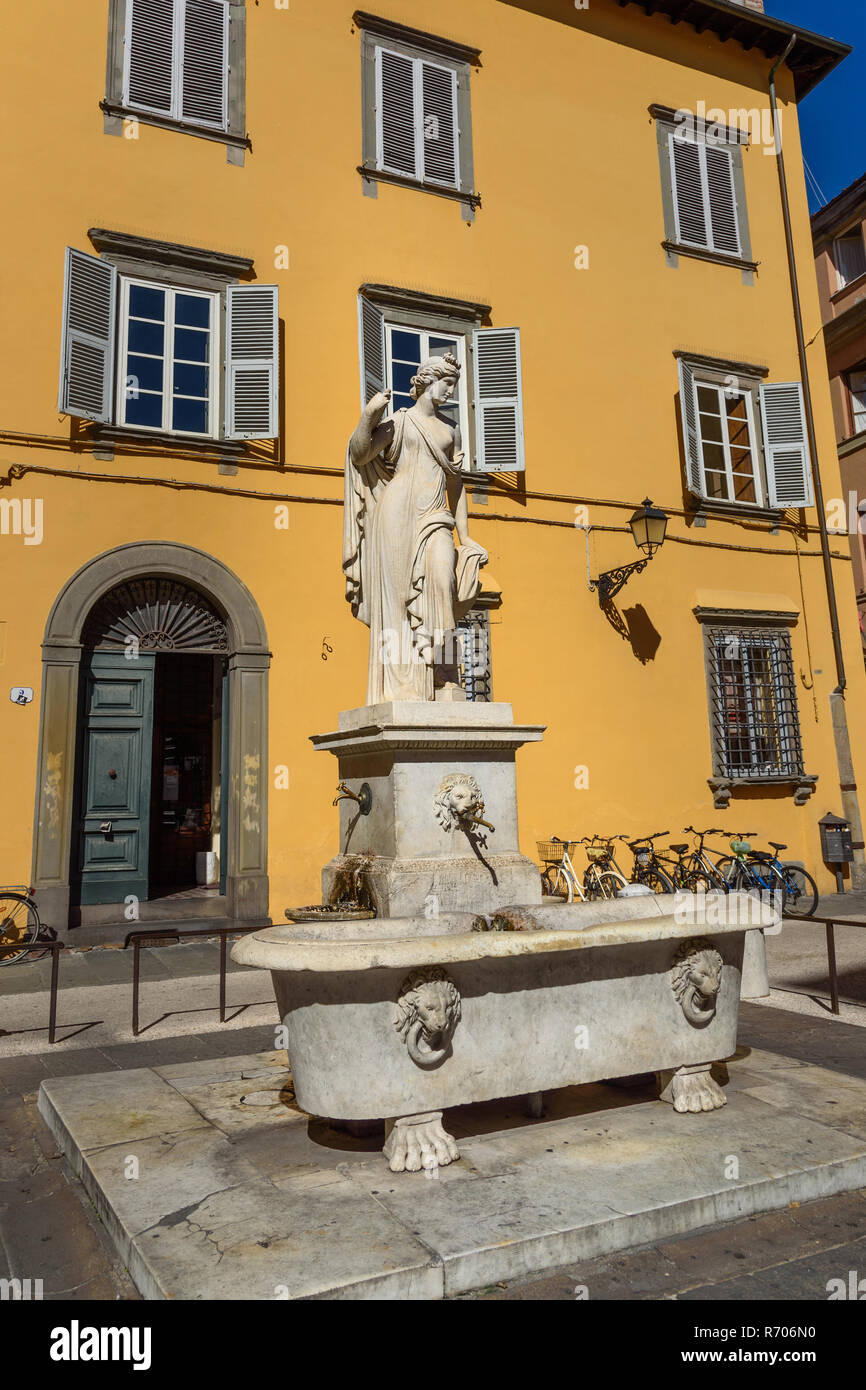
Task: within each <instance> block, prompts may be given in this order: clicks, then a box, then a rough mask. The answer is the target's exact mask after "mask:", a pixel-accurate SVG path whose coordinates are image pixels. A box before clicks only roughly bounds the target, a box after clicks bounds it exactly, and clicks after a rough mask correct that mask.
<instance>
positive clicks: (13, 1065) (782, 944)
mask: <svg viewBox="0 0 866 1390" xmlns="http://www.w3.org/2000/svg"><path fill="white" fill-rule="evenodd" d="M819 912H821V913H827V914H829V913H831V912H832V913H834V914H835V913H837V912H838V913H839V914H840V916H841V915H843V914H844V915H862V916H863V917H864V919H866V894H853V893H851V894H845V895H844V897H843V898H841V899H838V898H836V897H835V896H833V897H828V898H824V899H822V900H821V904H820V906H819ZM768 946H769V961H770V974H771V983H772V984H773V986H774V998H773V1000H772V1001H771V1002H772V1003H773V1004H774V1005H778V1004H780V1003H781V1004H782V1005H783V1007H769V1008H768V1007H765V1006H762V1005H758V1004H744V1005H743V1006H742V1014H741V1029H740V1042H741V1043H742V1044H745V1045H746V1046H752V1047H758V1048H762V1049H766V1050H768V1051H774V1052H780V1053H783V1054H786V1055H788V1056H791V1057H797V1058H800V1059H802V1060H804V1061H808V1062H813V1063H815V1064H817V1065H820V1066H823V1067H827V1068H830V1069H831V1070H837V1071H839V1072H840V1073H843V1074H848V1075H852V1076H859V1077H864V1078H866V1047H864V1034H863V1031H862V1025H863V1023H864V1022H866V930H858V929H856V928H851V927H849V928H845V927H842V928H840V929H839V930H838V931H837V954H838V958H839V972H840V988H841V994H842V999H843V1000H844V1001H847V1002H846V1004H845V1005H843V1007H845V1008H846V1018H845V1019H844V1020H839V1019H835V1018H833V1017H832V1016H831V1015H830V1014H829V1013H828V1012H827V1005H826V1003H820V1002H819V1003H817V1004H816V1005H815V1010H816V1012H815V1016H811V1015H805V1014H802V1013H797V1012H794V1011H793V1008H796V1007H797V1006H798V1005H799V1006H800V1007H802V1000H804V999H805V1000H806V1002H807V1003H809V1001H810V1000H819V1001H820V1000H822V999H823V1000H826V995H827V987H826V951H825V942H824V930H823V928H822V927H821V926H820V925H818V924H817V923H813V924H808V923H802V924H801V923H794V924H786V925H785V927H784V928H783V931H782V932H781V933H780V934H779V935H778V936H776V937H773V938H770V940H769V942H768ZM217 962H218V947H217V945H216V943H215V942H196V944H194V945H189V944H183V945H177V946H171V947H162V948H151V949H148V950H145V951H143V952H142V981H143V992H142V1003H143V1010H142V1012H143V1017H144V1018H145V1019H146V1020H147V1021H152V1020H154V1019H159V1022H157V1023H156V1024H155V1026H154V1027H152V1028H150V1029H149V1030H148V1032H147V1033H146V1034H145V1035H144V1036H143V1037H141V1038H139V1039H138V1040H137V1041H131V1040H127V1038H128V1033H127V1034H123V1031H122V1029H120V1028H119V1027H118V1028H117V1029H116V1030H115V1032H114V1033H113V1034H111V1030H110V1029H109V1030H108V1031H105V1032H104V1033H103V1036H102V1040H101V1042H100V1045H99V1046H92V1045H91V1043H92V1040H93V1039H94V1036H95V1030H89V1031H88V1032H86V1033H84V1034H82V1035H79V1036H78V1038H77V1039H76V1040H74V1041H73V1042H71V1043H68V1044H64V1043H60V1044H58V1045H56V1046H54V1047H50V1048H49V1047H48V1046H47V1045H46V1036H45V1027H46V1026H47V1007H48V1004H47V985H48V978H49V974H50V963H49V961H47V960H44V961H32V962H30V963H28V964H24V965H13V966H5V967H3V968H2V969H0V1009H5V1010H10V1011H11V1010H12V1009H13V1007H17V1006H20V1007H21V1008H22V1009H24V1008H29V1007H30V1006H31V1005H33V1007H34V1008H35V1007H36V1004H37V1003H38V1007H39V1008H40V1009H42V1010H44V1012H45V1015H46V1018H45V1021H44V1022H41V1021H37V1020H36V1019H35V1018H34V1019H31V1020H30V1022H31V1023H34V1024H35V1023H37V1022H38V1026H39V1028H41V1030H42V1031H33V1032H30V1033H28V1034H27V1035H26V1036H25V1037H23V1038H19V1040H18V1042H16V1044H15V1050H16V1052H17V1055H14V1056H12V1055H6V1056H2V1055H0V1278H8V1277H16V1276H17V1277H19V1278H28V1277H29V1278H38V1277H43V1279H44V1280H45V1297H46V1298H56V1299H63V1298H74V1299H98V1298H109V1299H114V1298H121V1299H131V1298H137V1297H138V1294H137V1293H136V1291H135V1289H134V1287H133V1285H132V1284H131V1282H130V1280H129V1277H128V1275H127V1274H126V1272H125V1271H124V1270H123V1269H122V1268H121V1267H120V1266H119V1263H118V1261H117V1258H116V1256H115V1253H114V1250H113V1247H112V1246H111V1245H110V1243H109V1241H108V1238H107V1237H106V1235H105V1233H104V1231H103V1229H102V1226H101V1224H100V1222H99V1220H98V1218H97V1217H96V1214H95V1212H94V1210H93V1208H92V1206H91V1204H90V1202H89V1201H88V1200H87V1198H86V1197H85V1195H84V1192H83V1189H82V1188H81V1185H80V1184H79V1183H78V1181H77V1179H75V1178H74V1177H73V1176H72V1175H71V1173H70V1172H69V1171H68V1169H67V1168H66V1165H65V1160H63V1159H62V1157H61V1156H60V1155H59V1154H58V1152H57V1150H56V1147H55V1145H54V1141H53V1139H52V1138H51V1136H50V1134H49V1132H48V1130H47V1128H46V1126H45V1125H44V1123H43V1121H42V1119H41V1117H40V1116H39V1115H38V1114H37V1112H36V1109H35V1100H36V1092H37V1090H38V1087H39V1083H40V1081H41V1080H42V1078H43V1077H45V1076H59V1075H75V1074H79V1075H80V1074H87V1073H93V1072H99V1071H108V1070H115V1069H119V1068H129V1067H142V1066H158V1065H162V1064H164V1063H170V1062H181V1061H184V1060H199V1059H202V1060H203V1059H205V1058H210V1057H221V1056H231V1055H238V1054H241V1053H252V1052H261V1051H266V1050H268V1049H269V1048H273V1046H274V1032H273V1024H274V1022H275V1016H274V1015H271V1016H269V1017H268V1010H267V1009H266V1008H265V1006H262V1008H263V1017H267V1022H263V1023H262V1024H261V1026H255V1027H250V1026H246V1025H247V1024H248V1015H247V1016H245V1015H243V1014H241V1015H239V1016H238V1017H237V1018H236V1019H235V1021H234V1024H233V1025H231V1026H229V1025H225V1026H220V1024H219V1022H218V1014H217V1009H216V998H215V992H216V977H215V971H216V968H217ZM229 969H230V972H231V980H230V987H229V999H230V1000H234V999H236V998H238V997H239V995H238V991H239V990H240V989H241V982H240V980H239V978H238V974H239V971H240V970H241V969H242V968H241V967H234V966H232V965H231V964H230V966H229ZM248 973H249V976H250V977H254V976H255V975H257V973H258V972H248ZM131 974H132V961H131V953H130V952H123V951H118V950H111V949H104V948H98V949H93V950H89V951H71V952H70V953H69V954H68V955H67V956H65V958H64V961H63V965H62V967H61V1000H60V1011H59V1016H60V1018H61V1020H62V1019H63V1018H64V1017H66V1018H67V1019H69V1018H70V1013H69V1012H67V1013H66V1014H65V1015H64V1009H67V1010H68V1009H69V1007H70V1006H71V1004H72V1003H73V1002H76V1001H80V1000H83V999H84V998H85V995H86V997H87V998H88V999H89V1000H90V1001H91V1002H93V1003H97V1002H98V1003H99V1004H100V1008H99V1009H98V1010H96V1011H94V1010H92V1009H91V1010H90V1012H89V1013H86V1015H82V1018H85V1017H86V1020H87V1021H90V1020H93V1019H95V1018H97V1017H99V1018H101V1019H103V1020H106V1019H107V1020H109V1021H110V1020H111V1019H112V1018H118V1019H119V1018H120V1015H121V1014H123V1015H124V1017H125V1018H126V1019H127V1020H128V1002H127V1000H126V998H125V997H123V998H122V999H121V998H120V995H119V991H120V990H122V989H125V988H127V987H128V982H129V981H130V979H131ZM256 983H258V982H256ZM204 989H206V990H207V991H209V993H208V997H207V998H206V999H205V1000H204V1001H203V1002H202V1000H201V999H200V998H199V1001H198V1005H197V1006H196V1007H197V1009H198V1011H197V1012H190V1011H189V1010H188V1009H187V1006H188V1005H190V1004H191V1002H192V1001H193V996H195V995H201V992H202V990H204ZM259 990H261V986H259ZM81 991H84V993H81ZM168 991H170V992H171V995H172V997H171V1009H170V1010H168V1011H167V1010H166V1008H165V1001H166V999H167V998H168V994H167V992H168ZM793 991H797V993H796V994H794V993H793ZM251 997H255V998H256V999H260V1000H264V999H265V998H266V997H267V991H265V993H264V994H263V993H261V992H259V993H257V994H255V995H254V996H251ZM16 1001H17V1005H16ZM118 1001H120V1002H118ZM120 1005H122V1007H120ZM205 1005H206V1007H205ZM792 1006H793V1007H792ZM270 1008H271V1009H272V1008H273V1006H272V1005H271V1006H270ZM151 1010H152V1012H151ZM72 1012H73V1013H78V1012H80V1011H76V1010H73V1011H72ZM160 1015H166V1016H164V1017H160ZM179 1019H182V1020H183V1022H182V1026H181V1024H180V1023H179V1022H178V1020H179ZM848 1019H852V1020H856V1024H860V1025H861V1026H856V1025H855V1022H851V1021H848ZM4 1026H8V1024H7V1025H4V1022H3V1018H2V1016H0V1030H2V1028H3V1027H4ZM125 1026H126V1027H128V1022H127V1024H126V1025H125ZM184 1030H185V1031H184ZM62 1035H63V1030H62V1029H61V1036H62ZM5 1041H6V1042H7V1044H8V1038H7V1039H6V1040H5ZM3 1045H4V1038H3V1037H2V1035H0V1052H2V1051H4V1050H11V1049H9V1048H5V1049H4V1046H3ZM852 1269H853V1270H859V1271H860V1274H861V1276H862V1275H864V1274H866V1192H860V1193H850V1194H844V1195H841V1196H838V1197H830V1198H826V1199H824V1200H823V1201H818V1202H812V1203H808V1204H805V1205H804V1206H802V1207H801V1208H799V1209H797V1210H795V1211H788V1212H783V1213H773V1214H771V1215H768V1216H761V1217H756V1218H751V1219H749V1220H746V1221H743V1222H739V1223H735V1224H733V1225H727V1226H725V1227H723V1228H720V1229H718V1230H715V1231H709V1232H708V1231H702V1232H697V1233H692V1234H690V1235H688V1236H684V1237H682V1238H681V1239H680V1240H678V1241H674V1242H669V1243H668V1244H667V1245H665V1246H664V1248H660V1249H655V1250H645V1251H632V1252H628V1253H626V1254H623V1255H617V1256H609V1257H604V1258H602V1259H599V1260H596V1261H590V1262H588V1263H585V1264H583V1265H582V1266H580V1267H579V1268H569V1269H566V1270H561V1271H556V1272H554V1273H551V1274H548V1275H546V1276H544V1277H543V1278H540V1279H539V1278H533V1279H527V1280H524V1281H520V1282H518V1283H512V1284H511V1285H510V1286H509V1287H508V1288H506V1289H502V1288H496V1289H494V1290H488V1291H481V1292H479V1293H476V1294H474V1295H470V1297H473V1298H493V1299H501V1298H517V1299H563V1298H570V1299H573V1298H574V1297H575V1286H576V1285H577V1284H581V1285H584V1286H586V1288H587V1290H588V1292H589V1296H590V1297H591V1298H596V1299H599V1298H601V1299H604V1298H626V1299H650V1300H652V1299H659V1298H678V1299H732V1300H738V1299H743V1298H771V1299H780V1298H794V1299H796V1298H798V1297H800V1298H805V1297H809V1298H812V1297H814V1287H815V1274H816V1272H819V1271H820V1272H821V1273H823V1272H824V1271H825V1270H826V1278H827V1279H830V1278H835V1277H840V1276H841V1277H845V1275H846V1274H847V1271H848V1270H852ZM45 1270H50V1271H51V1273H50V1277H47V1278H46V1276H45V1273H44V1271H45ZM806 1288H809V1289H810V1290H811V1291H812V1292H809V1293H806V1292H805V1290H806Z"/></svg>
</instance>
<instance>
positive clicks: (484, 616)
mask: <svg viewBox="0 0 866 1390" xmlns="http://www.w3.org/2000/svg"><path fill="white" fill-rule="evenodd" d="M457 637H458V641H459V647H460V684H461V685H462V686H463V689H464V690H465V691H466V698H467V700H489V699H490V698H491V685H492V681H491V672H490V615H489V613H488V611H487V609H486V608H470V610H469V612H468V613H467V614H466V616H465V617H464V618H461V619H460V622H459V623H458V624H457Z"/></svg>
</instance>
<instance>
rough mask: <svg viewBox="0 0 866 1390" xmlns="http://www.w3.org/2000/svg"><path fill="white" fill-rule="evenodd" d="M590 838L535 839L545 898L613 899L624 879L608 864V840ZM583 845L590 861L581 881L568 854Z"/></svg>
mask: <svg viewBox="0 0 866 1390" xmlns="http://www.w3.org/2000/svg"><path fill="white" fill-rule="evenodd" d="M596 838H597V837H593V839H592V840H589V839H583V840H560V839H559V838H558V836H556V835H554V836H553V837H552V838H551V839H550V840H538V841H536V843H537V845H538V857H539V859H540V860H541V862H542V864H543V865H544V868H543V869H542V870H541V892H542V896H543V897H545V898H552V899H555V900H556V901H558V902H567V903H573V902H574V900H575V898H578V899H579V900H580V902H584V903H585V902H587V901H588V900H593V899H598V898H615V897H616V896H617V894H618V893H619V890H620V888H624V887H625V885H626V882H627V880H626V879H625V878H624V877H623V875H622V874H621V873H619V872H618V871H617V870H616V869H614V868H612V867H611V863H610V858H611V850H610V845H609V844H608V842H607V841H605V840H602V841H601V842H600V843H595V840H596ZM580 844H585V845H586V857H587V859H588V860H589V864H588V866H587V869H586V872H585V873H584V875H583V881H582V882H581V880H580V878H579V877H578V873H577V870H576V869H575V867H574V864H573V862H572V859H571V856H572V854H573V853H574V850H575V847H576V846H577V845H580Z"/></svg>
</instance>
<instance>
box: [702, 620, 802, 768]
mask: <svg viewBox="0 0 866 1390" xmlns="http://www.w3.org/2000/svg"><path fill="white" fill-rule="evenodd" d="M706 641H707V661H708V665H709V675H710V688H711V698H712V709H711V719H712V730H713V747H714V764H715V767H714V770H715V772H716V774H717V775H719V776H723V777H738V778H748V777H754V778H766V777H797V776H800V775H801V774H802V773H803V750H802V744H801V740H800V718H799V713H798V710H797V692H796V686H795V681H794V666H793V661H792V657H791V638H790V635H789V633H788V632H787V631H774V630H771V629H767V628H763V627H762V628H758V627H724V628H720V627H710V628H707V630H706Z"/></svg>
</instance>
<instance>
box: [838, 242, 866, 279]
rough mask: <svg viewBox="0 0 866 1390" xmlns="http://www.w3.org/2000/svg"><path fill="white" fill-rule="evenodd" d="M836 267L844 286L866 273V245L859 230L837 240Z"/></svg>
mask: <svg viewBox="0 0 866 1390" xmlns="http://www.w3.org/2000/svg"><path fill="white" fill-rule="evenodd" d="M836 268H837V269H838V271H839V278H840V280H841V281H842V286H843V288H844V286H845V285H850V284H851V281H852V280H857V279H859V277H860V276H861V275H864V274H866V247H864V244H863V234H862V233H861V232H860V231H859V230H858V231H856V232H854V233H852V234H851V235H850V236H844V237H840V238H839V240H838V241H837V242H836Z"/></svg>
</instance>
